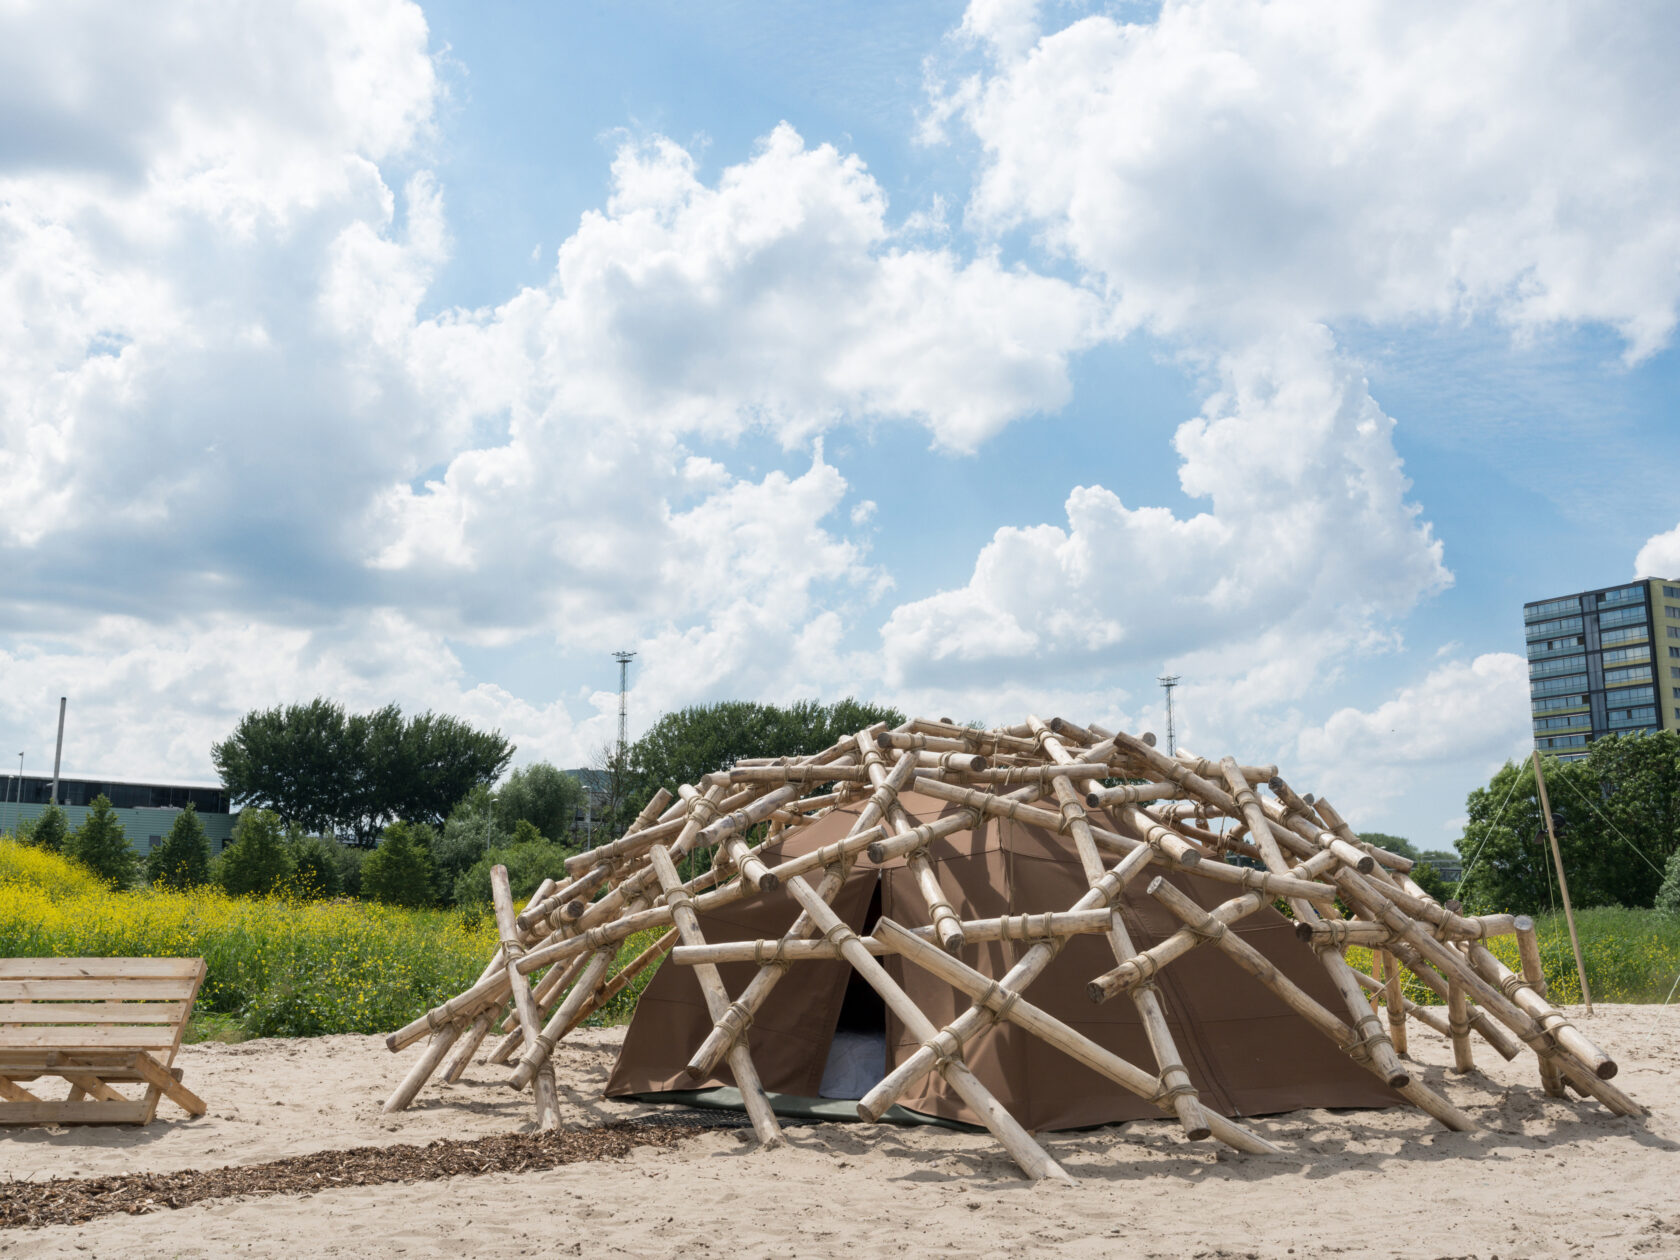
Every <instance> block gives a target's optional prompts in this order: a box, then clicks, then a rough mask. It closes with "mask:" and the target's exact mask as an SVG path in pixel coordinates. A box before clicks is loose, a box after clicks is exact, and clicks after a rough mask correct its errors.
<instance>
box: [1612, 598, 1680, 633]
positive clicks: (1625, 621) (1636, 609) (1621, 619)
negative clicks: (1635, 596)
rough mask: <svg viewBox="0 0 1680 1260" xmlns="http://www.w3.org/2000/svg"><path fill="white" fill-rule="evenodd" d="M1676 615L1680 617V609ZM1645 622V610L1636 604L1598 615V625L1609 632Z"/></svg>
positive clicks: (1676, 610)
mask: <svg viewBox="0 0 1680 1260" xmlns="http://www.w3.org/2000/svg"><path fill="white" fill-rule="evenodd" d="M1674 615H1675V616H1676V617H1680V609H1675V612H1674ZM1644 620H1645V608H1644V606H1643V605H1640V604H1635V605H1634V606H1633V607H1631V608H1611V609H1607V610H1606V611H1604V612H1601V613H1599V614H1598V624H1599V625H1601V626H1603V627H1604V628H1605V629H1606V630H1608V629H1609V628H1610V627H1611V626H1630V625H1632V624H1633V623H1634V622H1636V621H1639V622H1642V621H1644Z"/></svg>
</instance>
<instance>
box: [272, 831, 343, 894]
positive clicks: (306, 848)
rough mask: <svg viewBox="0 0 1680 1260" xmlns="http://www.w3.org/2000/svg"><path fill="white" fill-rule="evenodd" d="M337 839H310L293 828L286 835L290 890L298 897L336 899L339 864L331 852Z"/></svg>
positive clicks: (317, 837) (338, 884) (338, 883)
mask: <svg viewBox="0 0 1680 1260" xmlns="http://www.w3.org/2000/svg"><path fill="white" fill-rule="evenodd" d="M343 847H344V846H343V845H341V844H339V842H338V841H337V840H329V839H327V838H326V837H324V836H312V835H309V834H308V833H307V832H304V831H302V830H297V829H294V830H292V831H291V832H289V833H287V836H286V855H287V857H289V858H290V859H291V863H292V875H291V881H290V885H289V886H290V887H291V888H292V889H294V890H295V891H296V892H297V894H298V895H299V896H300V897H336V896H337V895H338V893H339V890H340V887H341V881H340V876H339V863H338V859H337V857H336V856H335V855H334V853H333V850H334V849H342V848H343Z"/></svg>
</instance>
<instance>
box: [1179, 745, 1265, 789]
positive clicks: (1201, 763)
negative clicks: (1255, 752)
mask: <svg viewBox="0 0 1680 1260" xmlns="http://www.w3.org/2000/svg"><path fill="white" fill-rule="evenodd" d="M1177 756H1178V759H1179V760H1180V761H1182V762H1183V763H1184V764H1185V765H1187V766H1189V767H1190V768H1191V769H1192V770H1194V771H1195V772H1196V773H1197V774H1199V775H1201V776H1202V777H1203V778H1206V779H1216V778H1218V777H1219V774H1220V767H1221V766H1223V765H1224V761H1229V762H1230V763H1231V764H1232V765H1234V766H1236V765H1237V760H1236V758H1235V757H1226V758H1225V759H1224V761H1208V760H1207V759H1206V758H1204V757H1198V756H1196V755H1195V754H1194V753H1190V752H1186V751H1185V750H1184V749H1182V748H1180V749H1179V750H1178V754H1177ZM1277 772H1278V768H1277V767H1276V766H1237V773H1238V774H1239V775H1241V776H1242V778H1243V780H1244V781H1245V782H1247V783H1267V782H1270V781H1271V780H1272V779H1274V778H1276V777H1277Z"/></svg>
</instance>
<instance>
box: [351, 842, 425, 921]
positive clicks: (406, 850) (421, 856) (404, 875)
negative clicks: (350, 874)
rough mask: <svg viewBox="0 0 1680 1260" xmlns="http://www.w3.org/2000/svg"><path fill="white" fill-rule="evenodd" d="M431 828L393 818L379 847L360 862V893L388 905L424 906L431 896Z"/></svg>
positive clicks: (371, 899)
mask: <svg viewBox="0 0 1680 1260" xmlns="http://www.w3.org/2000/svg"><path fill="white" fill-rule="evenodd" d="M430 831H431V828H429V827H420V826H414V825H412V824H410V823H403V822H394V823H392V824H391V825H390V826H388V827H386V828H385V836H384V838H383V839H382V840H381V841H380V842H379V847H378V848H377V849H375V850H374V851H373V852H372V853H370V854H368V855H367V857H366V859H365V860H364V861H363V862H362V896H363V897H365V898H367V899H368V900H370V901H382V902H384V903H386V904H387V905H392V906H427V905H430V904H431V903H432V900H433V889H432V880H433V867H432V854H431V846H430V845H429V844H427V843H426V841H427V839H429V835H430Z"/></svg>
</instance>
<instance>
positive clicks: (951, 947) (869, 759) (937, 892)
mask: <svg viewBox="0 0 1680 1260" xmlns="http://www.w3.org/2000/svg"><path fill="white" fill-rule="evenodd" d="M915 738H917V739H926V738H929V737H927V736H916V737H915ZM858 755H859V756H860V757H861V758H862V760H863V764H864V767H865V768H866V769H867V770H868V771H869V778H870V781H871V782H872V783H874V784H875V788H876V792H877V794H881V793H885V794H886V795H887V800H886V805H885V808H886V817H887V824H888V825H889V826H890V827H891V828H892V829H893V831H894V832H895V833H896V834H898V835H901V836H902V835H905V834H908V833H914V832H915V830H916V822H915V820H914V819H912V818H911V817H910V816H909V815H908V814H906V813H905V812H904V808H903V807H902V806H901V805H899V804H898V791H899V789H898V787H895V786H894V783H895V781H897V780H898V779H899V776H900V775H903V776H905V777H904V778H903V780H902V781H903V782H904V783H908V782H909V781H910V779H909V776H911V775H914V774H915V766H916V750H915V749H913V748H912V749H907V750H905V751H904V752H903V753H902V754H901V755H900V756H899V758H898V761H897V762H896V763H895V764H894V766H893V769H892V773H891V774H888V772H887V770H886V769H885V767H884V765H883V761H882V758H881V754H880V752H879V751H878V750H877V749H876V748H873V747H871V746H870V745H869V742H868V741H867V740H864V739H863V738H861V737H860V738H859V739H858ZM906 763H909V764H908V768H907V767H906ZM873 799H874V798H873V797H872V798H871V800H873ZM904 864H905V867H906V868H907V869H908V870H909V872H910V874H911V876H912V878H914V879H915V881H916V887H917V890H918V891H919V892H920V893H921V894H922V900H923V901H925V902H926V903H927V907H928V913H929V914H930V915H931V916H932V918H933V928H934V931H935V932H936V933H938V936H939V943H940V945H941V947H943V948H944V949H945V951H946V952H947V953H952V954H954V953H956V952H957V951H958V950H959V949H961V948H962V944H963V937H962V916H960V915H959V914H958V913H957V911H956V907H954V906H953V905H951V903H950V900H949V899H948V898H947V897H946V896H945V890H944V888H942V887H941V886H940V883H939V877H938V876H937V875H935V874H934V871H933V866H932V864H931V863H930V862H929V861H928V859H927V855H926V853H925V852H922V851H920V850H915V849H913V850H911V851H910V852H909V853H907V854H905V857H904Z"/></svg>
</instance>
